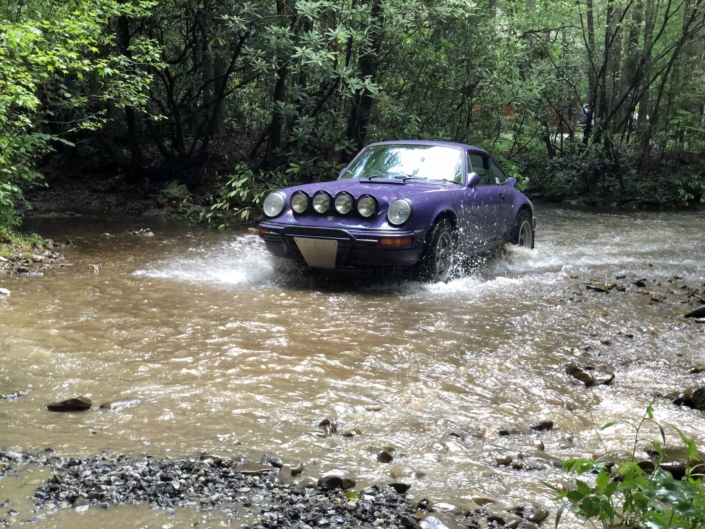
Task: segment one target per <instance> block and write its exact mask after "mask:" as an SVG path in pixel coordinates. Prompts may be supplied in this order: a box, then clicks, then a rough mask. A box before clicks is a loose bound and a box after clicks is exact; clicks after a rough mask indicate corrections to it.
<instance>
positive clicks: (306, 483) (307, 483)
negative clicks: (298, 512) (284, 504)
mask: <svg viewBox="0 0 705 529" xmlns="http://www.w3.org/2000/svg"><path fill="white" fill-rule="evenodd" d="M296 488H297V489H301V490H303V489H315V488H316V480H315V479H313V478H311V477H309V476H306V477H305V478H303V479H301V481H299V482H298V484H297V485H296Z"/></svg>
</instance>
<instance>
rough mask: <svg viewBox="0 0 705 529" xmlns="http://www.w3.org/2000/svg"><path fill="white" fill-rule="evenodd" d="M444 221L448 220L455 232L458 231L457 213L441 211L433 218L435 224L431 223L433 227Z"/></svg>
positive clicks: (448, 210) (447, 210) (449, 210)
mask: <svg viewBox="0 0 705 529" xmlns="http://www.w3.org/2000/svg"><path fill="white" fill-rule="evenodd" d="M442 220H447V221H448V222H449V223H450V225H451V227H452V228H453V230H454V231H457V230H458V227H459V225H458V217H457V215H456V214H455V212H454V211H453V210H451V209H442V210H441V211H438V212H437V213H436V215H435V216H434V218H433V222H432V223H431V227H433V226H435V225H436V224H438V223H439V222H441V221H442Z"/></svg>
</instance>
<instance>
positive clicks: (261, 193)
mask: <svg viewBox="0 0 705 529" xmlns="http://www.w3.org/2000/svg"><path fill="white" fill-rule="evenodd" d="M285 185H286V177H285V176H284V175H282V174H280V173H276V172H269V173H259V174H255V172H254V171H253V170H252V169H251V168H250V167H249V166H248V165H246V164H239V165H237V166H236V167H235V170H234V172H233V174H232V175H231V176H230V177H229V178H228V181H227V183H226V184H225V185H224V186H223V187H221V188H220V191H219V192H218V195H217V196H216V197H212V198H211V202H212V204H211V206H210V208H209V209H208V210H206V211H200V212H199V213H198V216H197V217H196V218H195V219H194V220H196V221H199V222H207V223H208V224H210V225H213V226H217V227H218V229H222V228H224V227H226V225H227V223H228V222H229V221H230V220H240V221H246V220H250V218H251V215H252V213H253V211H255V210H257V209H258V208H259V207H260V206H261V204H262V202H263V201H264V199H265V198H266V197H267V195H268V194H269V193H271V192H272V191H274V190H276V189H279V188H281V187H283V186H285Z"/></svg>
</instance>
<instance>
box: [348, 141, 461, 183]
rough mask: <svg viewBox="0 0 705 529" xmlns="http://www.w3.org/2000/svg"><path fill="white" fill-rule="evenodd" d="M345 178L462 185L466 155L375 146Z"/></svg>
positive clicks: (429, 148) (421, 147)
mask: <svg viewBox="0 0 705 529" xmlns="http://www.w3.org/2000/svg"><path fill="white" fill-rule="evenodd" d="M342 178H356V179H362V178H394V179H400V180H404V179H407V180H434V181H445V182H453V183H456V184H461V183H462V182H463V154H462V152H461V151H460V150H458V149H454V148H452V147H443V146H441V145H375V146H372V147H368V148H367V149H365V150H364V151H362V153H360V155H359V156H358V157H357V158H356V159H355V160H353V162H352V163H351V164H350V166H349V167H348V169H347V171H345V173H343V176H342Z"/></svg>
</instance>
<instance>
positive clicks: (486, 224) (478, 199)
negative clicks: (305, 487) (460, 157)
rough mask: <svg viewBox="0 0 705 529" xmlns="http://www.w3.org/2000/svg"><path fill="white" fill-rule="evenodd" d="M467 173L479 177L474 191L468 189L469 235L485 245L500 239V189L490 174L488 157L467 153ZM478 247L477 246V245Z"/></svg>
mask: <svg viewBox="0 0 705 529" xmlns="http://www.w3.org/2000/svg"><path fill="white" fill-rule="evenodd" d="M468 172H475V173H477V174H478V175H480V183H479V184H478V186H477V187H476V188H475V189H468V193H469V197H470V208H469V211H470V212H471V215H470V216H471V219H470V222H471V224H472V227H471V233H472V232H474V233H475V234H476V239H477V242H478V243H481V244H487V243H490V242H493V241H496V240H498V239H501V238H502V235H503V233H504V228H503V226H504V223H503V222H499V221H498V218H497V217H498V214H499V209H500V208H499V203H500V200H502V199H503V198H500V195H501V193H500V187H499V186H497V183H496V180H495V175H493V173H492V161H491V159H490V157H489V156H488V155H487V154H485V153H481V152H477V151H468ZM478 245H479V244H478Z"/></svg>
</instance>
